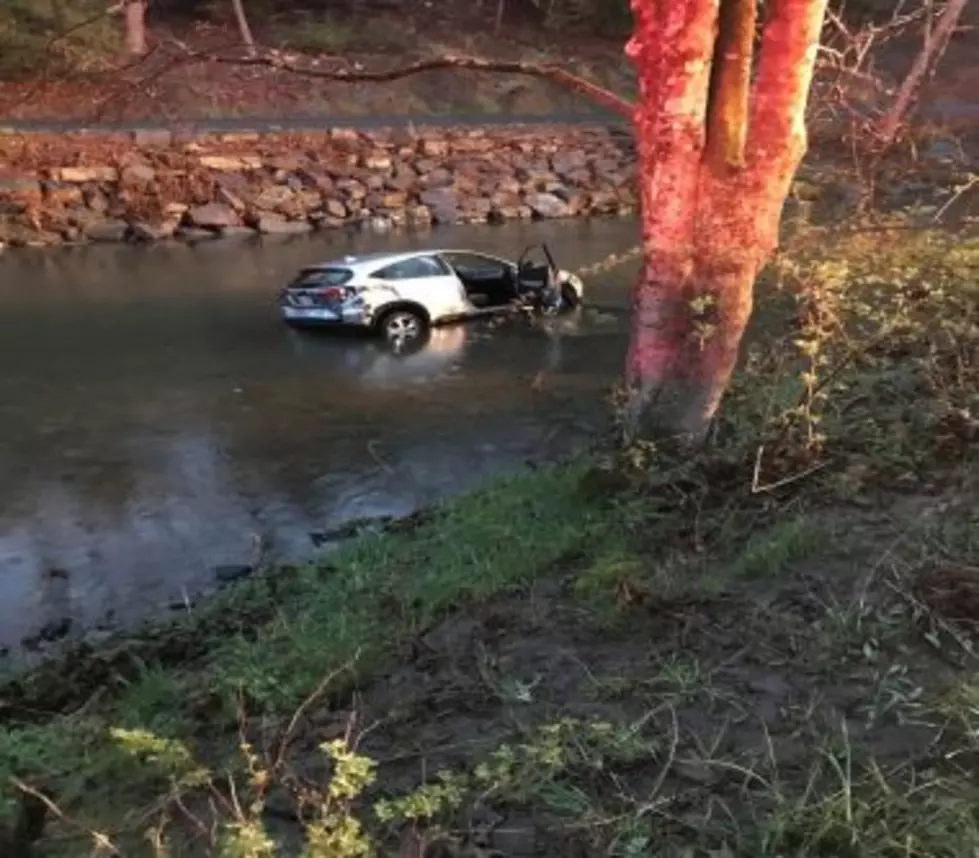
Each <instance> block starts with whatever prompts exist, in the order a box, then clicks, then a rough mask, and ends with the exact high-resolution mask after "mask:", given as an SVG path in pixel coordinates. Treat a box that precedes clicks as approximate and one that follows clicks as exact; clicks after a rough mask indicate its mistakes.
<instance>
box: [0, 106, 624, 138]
mask: <svg viewBox="0 0 979 858" xmlns="http://www.w3.org/2000/svg"><path fill="white" fill-rule="evenodd" d="M410 125H414V126H419V127H429V128H431V127H443V128H447V127H452V126H461V125H464V126H471V127H488V128H492V127H501V126H507V125H572V126H573V125H578V126H584V125H607V126H610V127H614V128H621V129H622V130H623V131H627V130H628V129H629V123H628V122H627V121H626V120H625V119H623V118H622V117H621V116H618V115H617V114H615V113H612V112H611V111H590V112H588V113H553V114H539V115H527V114H475V113H474V114H452V115H444V114H443V115H430V116H424V115H421V116H419V115H409V116H406V115H400V116H399V115H386V116H290V117H228V118H217V119H192V120H188V121H186V122H174V121H173V120H159V121H156V122H154V121H150V120H139V121H136V122H91V123H86V122H78V121H74V120H68V121H62V120H55V119H51V120H41V119H38V120H34V119H2V118H0V133H8V134H16V133H21V134H23V133H38V134H43V133H60V134H66V133H79V132H87V133H112V132H135V131H181V132H194V133H222V132H228V133H235V132H241V133H247V132H272V131H299V132H302V131H324V130H327V129H330V128H363V129H365V130H366V129H371V128H406V127H408V126H410Z"/></svg>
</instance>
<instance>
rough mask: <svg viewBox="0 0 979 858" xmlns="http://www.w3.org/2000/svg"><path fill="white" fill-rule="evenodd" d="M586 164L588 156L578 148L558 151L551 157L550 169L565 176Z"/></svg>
mask: <svg viewBox="0 0 979 858" xmlns="http://www.w3.org/2000/svg"><path fill="white" fill-rule="evenodd" d="M587 166H588V156H587V155H586V154H585V153H584V152H583V151H582V150H580V149H571V150H566V151H562V152H558V153H557V154H556V155H555V156H554V157H553V158H551V169H552V170H553V171H554V172H555V173H557V174H558V175H559V176H567V175H568V174H569V173H574V172H576V171H578V170H581V169H582V168H583V167H587Z"/></svg>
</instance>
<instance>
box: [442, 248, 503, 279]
mask: <svg viewBox="0 0 979 858" xmlns="http://www.w3.org/2000/svg"><path fill="white" fill-rule="evenodd" d="M445 261H446V262H448V263H449V265H451V266H452V267H453V268H454V269H455V270H456V271H457V272H458V273H459V274H460V275H462V276H463V277H502V276H503V275H504V274H505V273H506V271H507V268H506V266H505V265H504V264H503V263H502V262H500V260H498V259H493V258H492V257H491V256H482V255H480V254H478V253H451V254H445Z"/></svg>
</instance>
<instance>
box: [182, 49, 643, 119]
mask: <svg viewBox="0 0 979 858" xmlns="http://www.w3.org/2000/svg"><path fill="white" fill-rule="evenodd" d="M185 61H188V62H195V61H196V62H215V63H223V64H226V65H236V66H264V67H266V68H271V69H276V70H278V71H284V72H288V73H290V74H296V75H302V76H303V77H309V78H316V79H318V80H331V81H339V82H343V83H386V82H388V81H392V80H398V79H400V78H404V77H410V76H412V75H416V74H422V73H423V72H430V71H442V70H446V69H456V70H464V71H480V72H491V73H495V74H519V75H526V76H529V77H538V78H544V79H546V80H550V81H553V82H554V83H556V84H559V85H561V86H565V87H568V88H569V89H572V90H574V91H575V92H578V93H580V94H582V95H584V96H585V97H587V98H589V99H591V100H592V101H594V102H595V103H597V104H599V105H601V106H602V107H605V108H607V109H609V110H612V111H614V112H615V113H618V114H619V115H620V116H624V117H626V118H627V119H632V118H633V112H634V110H635V105H634V104H633V103H632V102H630V101H628V100H627V99H625V98H623V97H622V96H620V95H618V94H616V93H614V92H612V91H611V90H608V89H605V88H604V87H602V86H599V85H598V84H595V83H592V82H591V81H589V80H586V79H585V78H583V77H579V76H578V75H576V74H572V73H571V72H569V71H567V70H566V69H563V68H561V67H560V66H555V65H542V64H540V63H531V62H521V61H510V60H489V59H483V58H481V57H468V56H461V55H455V54H446V55H444V56H441V57H433V58H431V59H425V60H418V61H417V62H414V63H410V64H408V65H404V66H398V67H396V68H393V69H385V70H381V71H364V70H361V69H349V68H344V69H323V68H318V67H316V66H314V65H312V64H308V63H303V64H299V63H297V62H295V61H294V60H292V59H290V58H288V57H286V56H284V55H283V54H281V53H280V52H277V51H268V50H266V51H264V52H262V53H259V54H256V55H255V56H240V55H231V54H211V53H205V52H192V53H190V54H188V55H187V56H186V57H185Z"/></svg>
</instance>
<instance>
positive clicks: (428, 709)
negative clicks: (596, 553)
mask: <svg viewBox="0 0 979 858" xmlns="http://www.w3.org/2000/svg"><path fill="white" fill-rule="evenodd" d="M935 506H936V505H935V501H934V499H909V500H907V501H904V502H902V503H901V504H900V505H899V506H898V507H897V508H892V510H890V511H889V512H888V513H881V514H874V515H868V516H864V517H863V523H862V524H861V525H860V526H859V527H855V526H854V521H853V517H852V516H846V525H845V527H846V529H847V532H848V534H849V538H847V539H846V540H845V541H843V542H841V543H839V547H838V549H837V550H835V551H831V552H825V551H821V552H820V554H819V557H818V559H816V558H812V559H810V560H809V561H807V562H803V563H802V564H801V565H799V566H798V567H797V568H794V569H793V570H792V571H791V573H789V572H788V570H782V572H781V573H780V577H779V578H778V579H776V580H765V581H759V582H757V583H756V584H755V585H751V586H749V587H747V588H746V587H744V586H743V582H742V583H741V584H737V583H733V582H729V586H724V587H721V588H705V587H703V586H701V584H702V583H703V582H700V584H698V583H697V582H695V581H692V580H687V581H685V580H682V579H678V580H674V581H672V582H669V583H667V582H666V581H664V580H663V579H662V577H660V580H658V581H657V582H656V583H657V585H660V586H662V585H664V584H666V587H665V590H663V591H662V593H661V594H660V595H657V596H652V595H650V592H651V591H654V592H657V593H660V592H661V591H660V590H659V589H657V588H656V587H648V584H647V585H645V586H644V585H641V584H636V585H635V586H630V585H629V584H628V582H620V585H619V587H618V606H617V608H616V610H615V611H614V612H612V613H611V614H608V615H605V616H604V619H600V618H599V617H598V615H597V614H596V611H595V610H594V607H595V606H594V603H591V604H586V603H585V602H583V601H582V600H581V599H580V597H576V596H575V594H574V582H575V580H576V578H578V577H579V576H580V574H581V570H575V569H574V563H573V561H571V562H570V565H567V564H566V565H564V566H563V568H562V569H561V570H560V571H559V572H555V573H553V574H552V575H551V576H549V577H544V578H543V579H542V580H541V581H539V582H538V583H537V584H536V585H535V586H534V587H533V588H532V589H531V590H530V591H528V592H524V593H520V594H518V595H515V596H512V597H508V598H504V599H499V600H497V601H495V602H493V603H491V604H489V605H486V606H483V607H481V608H479V609H477V610H473V611H468V612H461V613H460V614H458V615H455V616H453V617H452V618H451V619H450V620H448V621H447V622H445V623H443V624H441V625H440V626H438V627H436V628H435V629H433V630H431V631H428V632H427V633H424V634H423V635H421V636H419V637H418V638H417V639H415V640H413V641H410V642H408V643H407V644H406V645H405V648H404V650H405V658H404V660H403V661H402V663H401V664H399V665H397V666H396V667H395V668H394V669H393V670H392V671H391V672H389V673H388V674H387V675H385V676H380V677H377V678H376V680H375V681H372V683H371V685H370V686H369V687H367V688H366V689H365V690H364V691H363V692H362V694H361V695H360V696H358V697H356V698H355V699H354V700H353V701H352V703H351V706H350V707H349V708H347V709H342V710H340V711H336V710H330V711H326V710H323V709H320V710H318V711H317V708H316V707H312V708H311V710H310V711H308V712H307V713H306V715H305V717H304V719H303V721H302V729H301V730H300V738H298V739H297V741H296V743H295V745H294V746H293V747H292V749H291V754H290V756H291V758H292V760H293V761H294V771H295V773H296V774H297V776H298V779H299V781H300V782H306V783H308V784H309V785H310V788H311V789H315V785H316V784H321V783H323V782H324V781H325V780H326V779H327V778H328V774H329V773H328V767H327V766H326V765H325V764H324V763H322V760H323V757H322V754H320V753H319V752H318V751H317V747H318V746H319V745H320V743H322V742H324V741H328V740H329V739H331V738H337V737H341V736H344V735H346V736H348V737H349V736H350V735H351V734H352V735H353V736H354V737H355V738H356V737H357V736H358V735H361V734H362V737H361V738H360V740H359V745H358V747H359V749H360V751H361V752H363V753H364V754H366V755H368V756H369V757H371V758H373V759H375V760H377V761H378V762H379V773H380V778H379V784H380V785H379V787H378V788H377V789H376V790H375V791H374V792H373V794H372V795H370V796H369V798H370V800H371V802H373V801H376V800H377V798H378V797H382V796H392V795H399V794H404V793H409V792H411V791H412V790H415V789H417V788H418V786H419V784H421V783H435V782H437V780H438V779H437V773H438V772H440V771H445V770H450V771H456V772H471V771H473V769H474V767H475V766H476V765H477V764H478V763H479V762H480V761H482V760H485V759H486V758H487V757H488V755H490V754H491V753H492V752H493V751H494V750H496V749H498V748H500V747H501V746H502V745H505V744H510V745H511V746H512V747H515V746H519V745H521V744H522V743H528V744H532V743H533V742H534V736H535V734H536V731H538V730H539V729H540V728H541V727H543V726H544V725H547V724H553V723H555V722H557V721H559V720H560V719H569V718H570V719H578V720H580V722H581V723H583V724H589V723H590V724H595V723H596V722H606V723H609V724H619V725H622V724H629V725H633V727H634V730H635V735H637V736H642V737H644V738H645V739H647V740H648V741H649V743H650V744H649V747H650V751H649V753H648V754H647V755H646V756H644V757H640V758H637V759H629V760H624V761H620V762H619V763H618V764H614V763H613V764H611V765H604V766H591V767H590V768H589V767H583V768H579V769H576V768H575V767H573V766H572V767H570V768H569V769H568V770H565V771H563V772H561V774H560V775H559V777H558V778H557V779H556V781H555V782H547V783H544V784H538V785H537V786H538V788H537V789H535V788H534V786H533V781H534V777H535V772H534V771H533V770H532V769H531V770H528V771H524V772H523V773H522V777H523V778H524V779H525V780H524V781H523V782H522V784H521V785H520V787H519V788H515V790H513V791H511V792H510V793H509V794H506V791H502V793H503V794H500V795H494V796H492V797H491V798H489V799H487V800H485V801H484V800H478V799H477V800H472V801H467V802H465V803H463V804H462V805H461V806H460V807H458V808H456V809H455V810H454V811H453V812H452V813H451V814H450V815H449V816H444V815H443V816H442V817H440V818H439V819H438V822H439V823H440V824H441V826H442V828H441V830H442V831H443V832H444V831H446V830H448V831H449V832H450V833H451V836H452V838H453V839H454V843H455V848H454V849H453V850H450V851H449V852H447V853H444V854H455V855H470V856H471V855H479V854H483V855H486V854H493V853H495V854H500V855H505V856H523V855H537V856H553V858H558V856H561V858H566V856H569V855H575V856H592V855H594V856H599V855H607V854H609V849H610V840H612V839H613V837H615V836H616V834H615V832H616V830H617V829H619V830H621V828H622V827H623V826H622V820H623V819H624V818H626V817H628V816H629V815H630V814H636V813H638V812H639V810H640V809H641V808H644V807H645V808H646V810H645V811H644V812H645V813H647V814H648V818H650V819H652V820H653V823H654V825H655V826H656V831H657V841H656V842H657V843H659V844H667V843H669V844H671V845H675V847H676V851H675V852H668V853H667V852H664V853H656V854H671V855H672V854H677V855H693V854H697V855H700V854H705V855H706V854H710V855H733V854H734V853H732V852H730V851H727V850H728V849H729V847H730V846H732V845H733V843H734V841H735V840H736V839H737V832H738V831H739V830H743V831H745V832H749V831H751V832H753V831H756V830H757V829H758V828H759V827H761V826H763V825H764V824H765V822H766V819H767V818H768V817H769V815H772V817H773V818H774V816H775V815H776V814H779V813H781V812H783V811H784V810H785V808H784V807H780V806H779V805H778V796H779V794H780V789H781V787H782V786H783V785H784V786H787V792H788V793H802V792H803V791H804V790H803V785H804V784H805V783H806V781H807V779H808V778H810V777H812V778H814V781H813V785H814V787H815V788H816V792H819V791H820V790H821V789H824V788H829V789H832V785H831V783H827V781H829V782H831V781H832V778H833V775H832V773H831V771H830V769H829V768H828V767H826V766H825V763H826V758H825V754H826V753H827V748H828V747H829V746H830V744H832V743H835V742H843V743H845V745H846V747H847V748H850V749H852V754H853V756H852V759H851V760H850V762H851V764H852V767H853V772H854V773H855V774H854V782H853V784H852V786H854V789H855V791H857V792H859V791H860V789H862V788H863V787H862V786H860V785H858V784H857V781H858V780H859V775H857V774H856V773H858V772H860V771H861V770H862V769H863V767H864V766H871V765H873V766H878V767H879V770H880V772H881V773H882V776H883V777H885V778H888V779H889V778H891V777H892V776H893V777H898V778H900V776H901V773H903V774H904V775H908V773H911V772H915V771H919V770H924V769H929V770H931V771H932V772H934V767H935V766H937V767H938V769H939V770H940V769H941V768H942V767H943V766H944V765H945V764H944V763H942V762H941V760H942V748H943V747H944V745H943V743H946V742H948V743H949V744H951V743H952V742H953V741H954V739H955V737H954V735H953V734H954V732H955V731H954V730H952V731H948V732H946V727H947V726H948V725H943V724H941V723H940V719H938V720H934V721H929V719H928V718H927V717H922V718H916V717H909V715H908V713H909V711H910V710H909V709H906V708H905V704H906V703H907V704H908V705H909V706H911V708H913V704H912V703H909V701H911V700H913V699H914V694H915V689H918V692H917V693H920V692H921V690H924V697H930V698H932V699H936V698H937V697H938V696H939V695H940V693H941V692H942V691H943V690H945V689H947V688H948V687H950V685H951V684H953V683H954V681H955V678H956V677H957V676H961V674H960V673H959V671H960V669H961V666H962V665H961V663H960V662H959V660H958V656H959V655H961V654H962V651H961V650H959V649H958V647H957V646H954V647H952V648H950V649H949V650H948V651H946V652H945V654H944V656H943V653H942V652H940V651H939V650H938V649H937V648H933V647H932V646H929V645H928V644H926V643H925V642H924V639H923V637H922V635H923V633H926V632H928V631H929V628H933V626H930V625H929V624H930V623H931V622H933V620H934V617H942V619H941V620H940V621H939V622H940V623H944V622H945V620H946V619H948V618H947V617H945V615H943V614H940V613H939V612H940V611H941V610H942V609H943V606H944V605H946V602H947V599H948V595H949V593H950V592H951V591H953V590H954V591H955V592H956V593H957V594H958V597H961V596H962V594H963V592H965V591H968V594H969V597H970V600H971V601H969V602H968V603H967V604H968V605H971V607H972V608H973V609H976V607H977V603H976V601H975V594H976V592H977V586H976V580H975V572H976V570H975V569H971V571H970V572H969V573H968V574H965V573H963V571H962V569H963V568H964V567H956V568H955V569H953V568H951V567H945V566H941V565H935V564H931V563H929V564H926V565H924V566H922V567H917V568H914V569H911V568H910V567H906V566H903V565H902V564H901V563H900V562H899V561H898V559H897V558H898V555H900V553H901V552H900V551H895V547H896V545H897V542H899V541H900V531H901V529H902V527H903V525H902V524H901V523H900V519H904V518H909V519H910V518H913V517H915V516H920V515H922V514H925V513H926V511H927V510H928V509H931V510H934V508H935ZM823 524H824V525H825V526H827V527H830V528H833V529H834V530H836V531H837V532H840V528H841V527H843V520H842V518H841V516H840V514H838V513H833V514H831V515H829V516H828V517H827V518H825V520H824V521H823ZM896 534H897V536H896ZM896 539H897V542H896V541H895V540H896ZM856 546H859V549H858V550H859V554H860V557H859V559H858V558H856V557H855V555H854V548H855V547H856ZM888 553H890V555H891V561H890V562H889V563H888V564H887V567H888V568H887V571H886V572H885V571H883V570H881V571H880V572H879V574H878V575H875V576H873V577H871V578H869V579H868V578H862V579H860V580H855V579H854V575H853V569H854V568H855V567H860V568H867V564H866V561H870V560H871V559H873V558H879V557H883V556H887V555H888ZM898 570H900V571H898ZM643 571H644V572H645V573H647V574H649V573H650V570H643ZM640 574H642V573H640ZM645 580H646V581H647V582H648V581H649V578H648V577H647V578H646V579H645ZM912 591H913V595H912ZM586 601H587V600H586ZM957 603H958V604H959V605H960V607H959V609H958V612H957V614H956V618H955V619H954V620H953V621H952V622H951V625H949V626H948V627H947V628H949V629H953V628H954V629H955V630H956V634H961V635H962V636H963V639H964V638H967V637H968V636H969V635H970V634H971V633H972V632H973V631H974V628H975V622H976V620H977V619H979V610H974V611H973V612H972V613H971V614H970V615H969V616H968V617H965V616H962V612H963V608H962V605H963V604H964V603H963V602H962V601H959V600H958V599H957ZM912 605H914V606H915V607H914V608H913V609H912ZM932 612H934V613H932ZM953 649H954V652H953ZM896 666H899V667H900V670H897V671H896V670H895V667H896ZM581 741H582V742H583V743H584V742H585V741H586V740H585V739H582V740H581ZM909 776H910V775H909ZM544 780H545V781H546V780H547V778H546V776H545V777H544ZM572 785H573V787H574V789H577V790H580V791H581V792H580V793H579V798H580V799H581V800H582V802H583V806H582V808H581V809H580V811H569V810H568V808H562V806H561V796H560V794H559V792H560V789H561V788H564V787H567V788H571V787H572ZM837 786H839V785H837ZM864 786H865V784H864ZM520 789H525V790H526V791H527V795H526V796H525V797H523V798H521V797H520V795H519V794H514V793H519V790H520ZM813 801H814V803H815V801H816V800H815V799H813ZM855 801H857V800H855ZM294 806H295V804H294V802H293V799H292V798H286V796H285V795H284V794H283V795H280V796H274V797H273V800H272V801H271V803H270V805H269V812H270V817H271V823H272V824H273V827H276V826H277V833H278V834H279V835H281V836H284V837H285V838H286V839H287V840H291V839H292V837H293V836H297V834H298V829H293V828H292V825H291V823H289V822H288V821H286V822H283V817H284V816H288V815H289V811H286V812H285V813H284V814H282V813H280V812H279V810H280V809H282V808H289V807H294ZM403 833H404V832H402V834H403ZM415 836H416V835H411V836H410V837H409V840H408V841H406V842H408V843H410V842H411V838H412V837H415ZM297 842H298V839H297ZM415 848H416V847H411V848H408V847H407V846H404V845H403V846H402V849H401V850H400V851H399V852H398V853H397V854H399V855H402V856H404V855H411V854H415V851H414V849H415ZM695 848H701V849H707V850H712V849H720V850H721V851H719V852H713V851H707V852H696V853H695V852H694V851H686V850H688V849H690V850H692V849H695ZM743 848H744V844H741V846H740V847H739V848H738V849H737V854H739V855H741V854H750V851H742V849H743ZM486 849H488V850H490V852H485V851H483V850H486ZM426 854H443V853H437V852H432V853H426ZM644 854H647V853H644ZM650 854H651V853H650ZM765 854H769V853H768V852H766V853H765ZM799 854H803V853H802V852H800V853H799ZM804 854H811V853H808V852H806V853H804ZM819 854H824V853H819ZM827 854H828V853H827ZM834 854H835V853H834ZM840 854H843V853H840ZM846 854H857V853H856V852H854V853H850V852H847V853H846ZM859 854H864V853H863V852H860V853H859ZM866 854H871V853H870V852H869V851H868V852H867V853H866ZM873 854H877V853H873ZM888 854H890V853H888ZM916 854H917V853H916Z"/></svg>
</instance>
